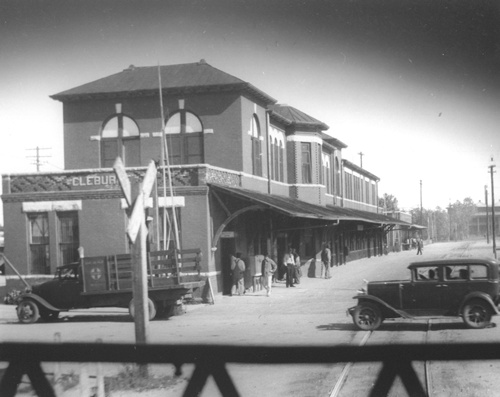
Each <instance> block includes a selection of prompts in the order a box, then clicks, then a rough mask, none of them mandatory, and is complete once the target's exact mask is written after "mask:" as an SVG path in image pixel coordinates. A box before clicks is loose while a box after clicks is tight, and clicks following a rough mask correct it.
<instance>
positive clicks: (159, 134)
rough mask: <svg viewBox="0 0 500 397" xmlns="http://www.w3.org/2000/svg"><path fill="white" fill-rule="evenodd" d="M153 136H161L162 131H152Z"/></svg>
mask: <svg viewBox="0 0 500 397" xmlns="http://www.w3.org/2000/svg"><path fill="white" fill-rule="evenodd" d="M151 136H152V137H154V138H161V131H160V132H152V133H151Z"/></svg>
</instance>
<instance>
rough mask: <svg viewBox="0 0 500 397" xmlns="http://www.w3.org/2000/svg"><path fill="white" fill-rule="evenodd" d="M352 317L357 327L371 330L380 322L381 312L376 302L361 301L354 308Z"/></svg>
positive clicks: (378, 325)
mask: <svg viewBox="0 0 500 397" xmlns="http://www.w3.org/2000/svg"><path fill="white" fill-rule="evenodd" d="M352 319H353V321H354V324H356V326H357V327H358V328H359V329H362V330H365V331H371V330H375V329H377V328H378V327H380V324H382V313H381V312H380V308H379V307H378V306H377V305H376V304H374V303H369V302H362V303H359V304H358V306H356V308H355V309H354V313H353V315H352Z"/></svg>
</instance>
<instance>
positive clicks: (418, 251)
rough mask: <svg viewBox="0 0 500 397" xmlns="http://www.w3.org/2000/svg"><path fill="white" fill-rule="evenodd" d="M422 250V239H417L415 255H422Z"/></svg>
mask: <svg viewBox="0 0 500 397" xmlns="http://www.w3.org/2000/svg"><path fill="white" fill-rule="evenodd" d="M422 248H424V242H423V240H422V238H420V237H419V238H418V239H417V255H422Z"/></svg>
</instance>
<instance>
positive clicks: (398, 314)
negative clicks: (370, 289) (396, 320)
mask: <svg viewBox="0 0 500 397" xmlns="http://www.w3.org/2000/svg"><path fill="white" fill-rule="evenodd" d="M353 299H357V300H358V305H359V303H360V302H361V301H371V302H376V303H378V304H379V305H381V306H384V307H385V308H387V309H389V311H391V312H393V313H394V314H396V317H403V318H413V316H411V315H409V314H408V313H406V312H405V311H404V310H400V309H396V308H395V307H392V306H391V305H389V304H388V303H387V302H385V301H383V300H382V299H380V298H377V297H376V296H373V295H356V296H354V297H353ZM348 312H349V314H351V315H352V313H353V312H354V307H351V308H350V309H349V310H348Z"/></svg>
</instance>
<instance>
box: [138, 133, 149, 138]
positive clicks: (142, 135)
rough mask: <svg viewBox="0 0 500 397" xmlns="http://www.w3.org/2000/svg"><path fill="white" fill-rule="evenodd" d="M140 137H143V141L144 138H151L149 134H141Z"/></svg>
mask: <svg viewBox="0 0 500 397" xmlns="http://www.w3.org/2000/svg"><path fill="white" fill-rule="evenodd" d="M139 136H140V137H141V139H143V138H149V132H141V133H140V134H139Z"/></svg>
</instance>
